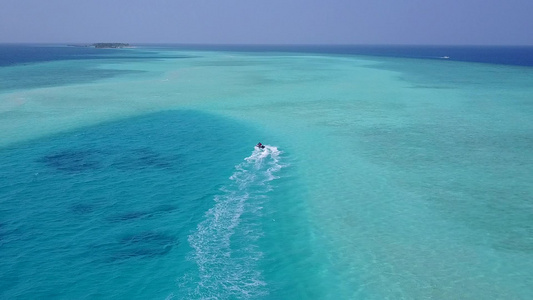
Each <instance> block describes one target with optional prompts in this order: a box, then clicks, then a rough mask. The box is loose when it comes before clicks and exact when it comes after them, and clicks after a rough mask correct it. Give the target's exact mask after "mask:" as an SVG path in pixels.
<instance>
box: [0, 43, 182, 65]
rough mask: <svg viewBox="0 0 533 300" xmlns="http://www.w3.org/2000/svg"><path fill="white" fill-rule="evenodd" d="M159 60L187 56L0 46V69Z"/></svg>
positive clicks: (114, 50)
mask: <svg viewBox="0 0 533 300" xmlns="http://www.w3.org/2000/svg"><path fill="white" fill-rule="evenodd" d="M148 58H153V59H160V58H187V56H176V55H174V56H171V57H169V56H162V55H157V56H155V55H153V54H151V53H150V52H143V51H138V50H136V51H135V52H130V51H128V50H127V49H106V48H99V49H96V48H93V47H73V46H66V45H55V44H52V45H42V44H36V45H32V44H0V67H2V66H10V65H19V64H28V63H37V62H45V61H60V60H89V59H122V60H135V59H148Z"/></svg>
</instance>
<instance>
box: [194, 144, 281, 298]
mask: <svg viewBox="0 0 533 300" xmlns="http://www.w3.org/2000/svg"><path fill="white" fill-rule="evenodd" d="M280 154H281V151H279V150H278V149H277V148H276V147H274V146H268V145H265V148H264V149H259V148H257V147H255V148H254V151H253V152H252V154H251V155H250V156H249V157H246V158H245V159H244V162H242V163H240V164H238V165H237V166H235V172H234V173H233V174H232V175H231V177H230V178H229V179H230V180H231V182H230V183H229V184H228V185H226V186H225V187H223V188H221V190H220V191H221V192H222V193H221V194H220V195H217V196H215V198H214V200H215V206H214V207H213V208H211V209H210V210H209V211H207V213H206V214H205V219H204V221H202V222H201V223H200V224H198V226H197V228H196V232H194V233H193V234H191V235H190V236H189V244H190V245H191V247H192V248H193V249H194V251H193V253H192V255H191V259H192V260H193V261H194V262H195V263H196V265H197V267H198V276H197V277H198V278H197V282H196V288H195V289H194V290H193V291H192V290H191V291H189V293H188V297H190V298H191V299H251V298H256V297H258V296H261V295H265V294H267V290H266V288H265V286H266V283H265V282H264V281H262V279H261V278H262V275H261V271H260V270H258V268H257V262H258V261H259V260H260V259H261V257H262V253H261V252H260V251H259V249H258V247H257V246H256V245H255V243H254V242H255V241H257V239H259V238H260V236H261V235H262V232H261V229H260V228H259V226H258V224H259V222H257V218H258V217H260V211H261V204H262V203H263V201H265V199H266V193H268V192H269V191H270V190H271V189H272V187H271V186H270V184H269V182H270V181H272V180H274V179H276V178H278V177H277V176H275V173H276V172H278V171H279V170H280V169H281V168H282V167H283V166H282V165H281V164H280ZM243 214H253V215H254V218H246V219H245V220H243V218H241V216H242V215H243ZM232 238H234V239H238V240H239V241H238V242H237V243H234V244H232V240H233V239H232ZM187 277H190V276H187ZM193 277H194V276H193ZM190 284H192V283H190ZM187 285H189V284H187Z"/></svg>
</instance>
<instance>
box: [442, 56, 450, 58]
mask: <svg viewBox="0 0 533 300" xmlns="http://www.w3.org/2000/svg"><path fill="white" fill-rule="evenodd" d="M440 58H442V59H448V58H450V57H449V56H441V57H440Z"/></svg>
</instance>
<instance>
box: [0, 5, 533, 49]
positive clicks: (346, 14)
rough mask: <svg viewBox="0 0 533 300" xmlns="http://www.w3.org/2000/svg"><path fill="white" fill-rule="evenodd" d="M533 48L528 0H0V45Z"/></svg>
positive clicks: (532, 13) (531, 8)
mask: <svg viewBox="0 0 533 300" xmlns="http://www.w3.org/2000/svg"><path fill="white" fill-rule="evenodd" d="M6 42H7V43H16V42H54V43H56V42H57V43H76V42H81V43H83V42H129V43H210V44H232V43H239V44H309V43H310V44H474V45H475V44H489V45H533V0H329V1H328V0H262V1H258V0H0V43H6Z"/></svg>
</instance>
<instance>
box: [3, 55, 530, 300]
mask: <svg viewBox="0 0 533 300" xmlns="http://www.w3.org/2000/svg"><path fill="white" fill-rule="evenodd" d="M532 66H533V47H446V46H431V47H429V46H427V47H418V46H417V47H415V46H412V47H408V46H201V45H139V46H137V47H135V48H127V49H94V48H82V47H67V46H62V45H0V299H163V300H170V299H291V300H292V299H332V300H333V299H335V300H336V299H369V300H373V299H376V300H378V299H532V298H533V288H532V287H533V197H532V196H533V172H532V171H531V170H533V68H532ZM258 142H261V143H263V144H264V145H265V146H266V147H265V148H264V149H259V148H257V147H254V146H255V145H256V144H257V143H258Z"/></svg>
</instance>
